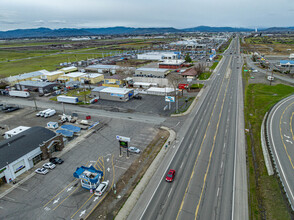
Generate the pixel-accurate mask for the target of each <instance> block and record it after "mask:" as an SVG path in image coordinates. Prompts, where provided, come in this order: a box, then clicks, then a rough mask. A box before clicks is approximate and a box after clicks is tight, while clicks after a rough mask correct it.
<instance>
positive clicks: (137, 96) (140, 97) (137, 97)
mask: <svg viewBox="0 0 294 220" xmlns="http://www.w3.org/2000/svg"><path fill="white" fill-rule="evenodd" d="M133 98H134V99H142V96H140V95H134V97H133Z"/></svg>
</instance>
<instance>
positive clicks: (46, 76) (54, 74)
mask: <svg viewBox="0 0 294 220" xmlns="http://www.w3.org/2000/svg"><path fill="white" fill-rule="evenodd" d="M61 75H64V72H63V71H61V70H56V71H52V72H48V73H44V74H43V76H41V78H42V79H45V80H48V81H55V80H57V79H58V77H59V76H61Z"/></svg>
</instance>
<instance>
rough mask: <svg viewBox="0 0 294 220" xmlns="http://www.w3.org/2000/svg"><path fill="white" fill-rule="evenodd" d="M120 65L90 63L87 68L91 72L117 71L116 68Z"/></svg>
mask: <svg viewBox="0 0 294 220" xmlns="http://www.w3.org/2000/svg"><path fill="white" fill-rule="evenodd" d="M118 68H119V66H116V65H100V64H98V65H90V66H88V67H86V68H85V70H86V71H89V72H96V73H113V74H115V73H116V70H117V69H118Z"/></svg>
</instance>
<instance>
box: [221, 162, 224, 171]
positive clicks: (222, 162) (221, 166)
mask: <svg viewBox="0 0 294 220" xmlns="http://www.w3.org/2000/svg"><path fill="white" fill-rule="evenodd" d="M223 163H224V162H223V161H222V163H221V169H222V168H223Z"/></svg>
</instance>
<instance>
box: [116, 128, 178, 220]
mask: <svg viewBox="0 0 294 220" xmlns="http://www.w3.org/2000/svg"><path fill="white" fill-rule="evenodd" d="M160 128H161V129H164V130H167V131H168V132H169V133H170V136H169V137H168V139H167V140H166V142H165V143H164V145H163V146H165V145H166V144H167V143H168V142H169V141H170V142H171V143H172V142H173V141H174V140H175V137H176V133H175V132H174V131H173V130H171V129H169V128H167V127H163V126H162V127H160ZM167 151H168V149H165V148H164V147H162V148H161V150H160V152H159V153H158V154H157V156H156V158H155V159H154V160H153V162H152V163H151V165H150V166H149V168H148V169H147V171H146V172H145V174H144V176H143V177H142V179H141V180H140V182H139V183H138V184H137V186H136V188H135V189H134V190H133V192H132V194H131V195H130V196H129V198H128V199H127V201H126V202H125V204H124V205H123V207H122V208H121V209H120V211H119V213H118V214H117V215H116V216H115V219H117V220H122V219H127V217H128V216H129V214H130V213H131V211H132V209H133V208H134V207H135V205H136V203H137V201H138V200H139V198H140V196H141V194H142V193H143V191H144V190H145V188H146V186H147V184H148V183H149V181H150V179H151V177H152V176H153V174H154V173H155V170H157V168H158V166H159V164H160V163H161V162H162V158H163V157H164V156H165V154H166V152H167Z"/></svg>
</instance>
